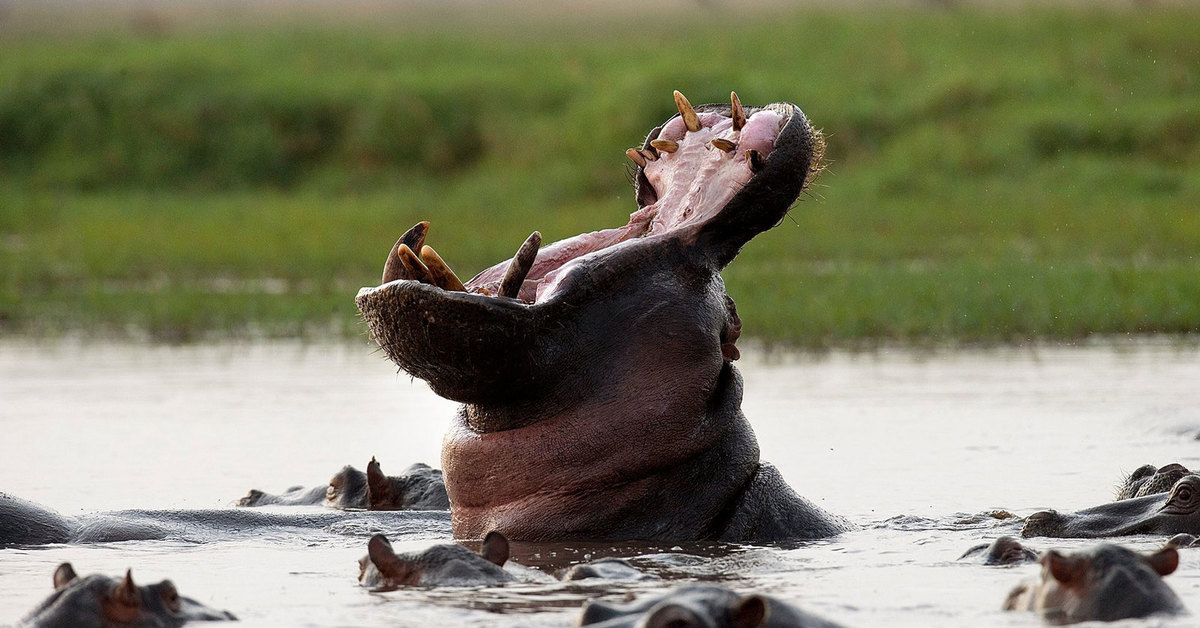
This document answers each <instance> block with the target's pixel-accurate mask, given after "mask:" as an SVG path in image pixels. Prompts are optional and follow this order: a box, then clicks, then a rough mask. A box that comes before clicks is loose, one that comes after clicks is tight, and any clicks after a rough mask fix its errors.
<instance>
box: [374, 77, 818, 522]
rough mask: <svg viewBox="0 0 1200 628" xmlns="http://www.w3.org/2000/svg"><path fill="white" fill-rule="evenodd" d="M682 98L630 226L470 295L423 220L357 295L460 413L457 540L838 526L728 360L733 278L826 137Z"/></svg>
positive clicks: (658, 142)
mask: <svg viewBox="0 0 1200 628" xmlns="http://www.w3.org/2000/svg"><path fill="white" fill-rule="evenodd" d="M676 103H677V105H678V107H679V110H680V115H678V116H675V117H673V118H671V119H670V120H668V121H667V122H666V123H665V124H663V125H662V126H660V127H658V128H655V129H654V130H653V131H651V132H650V135H649V137H647V139H646V140H645V142H644V143H643V144H642V147H641V148H640V149H630V151H629V152H628V153H627V154H628V155H629V156H630V158H631V159H633V160H634V161H635V162H636V163H637V165H638V167H637V171H636V187H637V202H638V210H637V211H635V212H634V213H633V214H632V216H631V217H630V220H629V223H628V224H627V225H625V226H624V227H620V228H616V229H609V230H605V231H598V232H593V233H585V234H583V235H579V236H575V237H573V238H569V239H567V240H563V241H560V242H556V243H554V244H551V245H549V246H546V247H544V248H541V249H540V250H538V247H539V245H540V239H541V237H540V235H538V234H537V233H536V232H535V233H534V235H533V236H531V237H530V239H529V240H528V241H526V243H525V244H524V245H523V246H522V247H521V249H520V250H519V251H518V253H517V255H516V257H515V258H514V259H513V260H512V261H505V262H502V263H500V264H498V265H496V266H493V267H492V268H489V269H487V270H485V271H483V272H481V273H480V274H479V275H477V276H476V277H475V278H474V279H471V280H470V281H468V282H467V283H466V284H465V285H463V284H460V283H459V281H458V279H457V278H456V277H454V275H453V273H452V272H450V271H449V269H448V268H446V267H445V265H444V264H443V263H441V259H440V258H439V257H438V256H437V254H436V253H434V252H433V251H432V249H430V248H428V247H425V246H423V245H424V239H425V233H426V230H427V227H428V224H427V223H421V224H418V225H417V226H416V227H414V228H413V229H412V230H410V231H409V232H408V233H406V234H405V235H404V236H403V237H402V238H401V239H400V241H399V242H397V245H396V246H395V247H394V248H393V250H392V253H391V255H389V257H388V261H387V263H386V264H385V267H384V284H383V285H381V286H378V287H375V288H364V289H362V290H361V291H360V292H359V294H358V298H357V303H358V307H359V309H360V310H361V311H362V314H363V317H364V318H365V319H366V322H367V324H368V326H369V327H370V330H371V333H372V335H373V337H374V338H375V340H376V341H377V342H378V343H379V345H380V346H381V347H382V348H383V349H384V351H385V352H386V353H387V355H388V356H389V357H390V358H391V359H392V360H393V361H395V362H396V364H398V365H399V366H400V367H401V368H402V369H403V370H405V371H407V372H408V373H410V374H412V375H413V376H415V377H419V378H421V379H423V380H425V381H427V382H429V385H430V387H431V388H432V389H433V390H434V392H436V393H438V394H439V395H442V396H444V397H447V398H449V399H453V400H456V401H460V402H462V403H463V404H464V406H463V407H462V409H461V410H460V412H459V414H458V417H457V419H456V421H455V423H454V424H453V426H452V427H451V429H450V431H449V433H448V434H447V435H446V438H445V441H444V443H443V448H442V465H443V469H444V471H445V478H446V489H447V492H448V493H449V496H450V503H451V511H452V517H453V521H454V533H455V536H456V537H459V538H478V536H480V535H482V534H483V533H484V532H486V531H488V530H499V531H501V532H503V533H504V534H506V535H507V536H509V537H510V538H513V539H519V540H540V539H557V540H563V539H569V538H575V539H593V540H600V539H608V540H622V539H673V540H688V539H700V538H718V537H722V538H728V540H767V539H773V538H775V537H776V536H777V535H778V532H777V530H778V529H779V528H781V527H784V526H791V524H790V523H787V522H793V521H795V522H801V523H797V524H796V525H795V526H791V527H794V528H795V529H790V528H789V530H788V532H787V533H786V536H787V537H788V538H802V537H804V538H814V537H817V536H828V535H830V534H833V533H836V531H838V530H840V529H841V528H840V525H839V524H836V523H831V519H830V518H829V517H828V515H826V514H825V513H824V512H822V511H820V510H819V509H817V508H815V507H813V506H811V504H808V503H807V502H803V500H802V499H801V498H799V497H798V496H796V495H795V494H794V493H792V492H791V490H790V489H789V488H787V486H786V484H784V483H783V482H782V480H781V479H780V478H779V477H778V473H776V472H775V471H774V470H773V469H771V468H768V467H766V466H765V465H764V466H761V467H760V465H759V462H758V444H757V442H756V441H755V438H754V434H753V431H752V430H751V428H750V425H749V423H748V422H747V421H746V419H745V416H743V415H742V413H741V392H742V389H741V377H740V375H738V373H737V371H736V370H735V369H733V368H732V366H731V364H730V362H731V361H733V360H734V359H736V358H737V357H738V351H737V347H736V346H735V342H736V340H737V338H738V336H739V334H740V333H741V321H740V320H739V318H738V316H737V313H736V311H735V309H734V306H733V301H732V299H730V298H729V297H728V296H727V295H726V294H725V286H724V283H723V282H722V280H721V276H720V270H721V269H722V268H723V267H724V266H725V265H726V264H728V263H729V262H730V261H731V260H733V258H734V257H735V256H736V255H737V253H738V251H739V250H740V249H741V247H742V246H743V245H744V244H746V242H748V241H749V240H750V239H751V238H753V237H754V236H755V235H757V234H758V233H760V232H762V231H764V230H766V229H769V228H771V227H772V226H774V225H776V224H777V223H779V221H780V220H782V218H783V216H784V214H785V212H787V210H788V208H789V207H790V206H791V204H792V203H793V202H795V200H796V199H797V198H798V197H799V195H800V193H801V191H802V190H803V188H804V185H805V182H806V179H807V178H808V176H809V174H810V171H812V170H813V169H814V164H817V163H818V162H819V158H820V153H821V150H822V147H823V144H822V141H821V136H820V135H819V134H818V133H817V132H816V131H814V130H813V129H812V127H811V126H810V125H809V123H808V120H807V119H805V117H804V115H803V114H802V113H801V112H800V110H799V109H798V108H797V107H795V106H794V105H790V104H774V105H768V106H766V107H762V108H743V107H742V106H741V104H740V103H739V102H738V101H737V97H736V95H734V97H733V102H732V103H731V104H729V105H704V106H701V107H698V108H695V109H693V108H692V106H691V105H690V104H688V103H687V101H686V99H684V98H683V97H682V95H679V94H678V93H677V94H676ZM415 252H419V254H417V253H415ZM768 524H769V525H772V526H775V528H772V530H774V531H772V532H770V533H762V532H761V531H762V530H764V529H766V528H765V527H764V526H768ZM733 530H736V532H732V531H733ZM760 533H762V534H764V535H765V536H762V537H761V538H759V537H757V536H755V535H757V534H760Z"/></svg>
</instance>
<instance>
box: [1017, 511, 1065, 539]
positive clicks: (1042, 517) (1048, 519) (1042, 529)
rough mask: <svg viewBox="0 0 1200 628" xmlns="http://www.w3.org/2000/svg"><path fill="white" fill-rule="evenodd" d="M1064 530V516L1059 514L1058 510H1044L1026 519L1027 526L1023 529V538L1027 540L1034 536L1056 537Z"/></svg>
mask: <svg viewBox="0 0 1200 628" xmlns="http://www.w3.org/2000/svg"><path fill="white" fill-rule="evenodd" d="M1062 528H1063V516H1062V515H1060V514H1058V511H1056V510H1043V511H1041V512H1035V513H1033V514H1032V515H1029V516H1028V517H1026V518H1025V526H1024V527H1022V528H1021V536H1023V537H1025V538H1029V537H1033V536H1050V537H1056V536H1059V534H1057V532H1058V531H1060V530H1062Z"/></svg>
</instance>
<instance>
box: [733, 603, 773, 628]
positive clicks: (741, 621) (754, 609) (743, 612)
mask: <svg viewBox="0 0 1200 628" xmlns="http://www.w3.org/2000/svg"><path fill="white" fill-rule="evenodd" d="M769 612H770V607H769V606H768V604H767V600H766V599H764V598H763V597H762V596H759V595H750V596H747V597H746V598H745V599H743V600H742V601H740V602H738V603H737V605H736V606H734V607H733V611H732V613H730V614H731V615H732V617H731V619H732V620H733V625H734V628H758V626H762V625H763V624H765V623H766V622H767V615H768V613H769Z"/></svg>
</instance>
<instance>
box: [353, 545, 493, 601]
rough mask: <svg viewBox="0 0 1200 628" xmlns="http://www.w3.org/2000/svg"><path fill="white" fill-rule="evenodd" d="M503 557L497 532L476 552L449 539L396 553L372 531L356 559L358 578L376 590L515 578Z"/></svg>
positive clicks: (466, 583)
mask: <svg viewBox="0 0 1200 628" xmlns="http://www.w3.org/2000/svg"><path fill="white" fill-rule="evenodd" d="M507 561H508V539H506V538H504V535H503V534H500V533H499V532H491V533H489V534H488V535H487V536H486V537H484V539H483V543H482V545H481V547H480V550H479V553H478V554H476V553H475V552H472V551H471V550H469V549H467V548H465V547H463V546H461V545H456V544H453V543H446V544H441V545H434V546H433V547H430V548H428V549H425V550H422V551H420V552H409V553H400V554H397V553H396V552H395V551H393V550H392V544H391V543H390V542H389V541H388V540H387V537H385V536H383V535H382V534H376V535H375V536H373V537H371V540H370V542H368V543H367V555H366V556H363V557H362V558H361V559H359V561H358V582H359V584H361V585H362V586H364V587H370V588H372V589H373V590H376V591H390V590H394V589H398V588H400V587H406V586H425V587H434V586H481V585H496V584H504V583H506V582H512V581H513V580H515V579H516V578H515V577H514V576H513V575H512V574H511V573H509V572H507V571H505V570H504V569H503V567H504V563H505V562H507Z"/></svg>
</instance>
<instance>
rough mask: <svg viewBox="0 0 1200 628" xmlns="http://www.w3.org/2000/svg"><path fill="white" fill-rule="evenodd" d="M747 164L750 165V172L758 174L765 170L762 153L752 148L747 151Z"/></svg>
mask: <svg viewBox="0 0 1200 628" xmlns="http://www.w3.org/2000/svg"><path fill="white" fill-rule="evenodd" d="M746 163H748V164H750V172H758V171H759V170H762V169H763V156H762V153H760V152H758V151H756V150H754V149H753V148H751V149H750V150H748V151H746Z"/></svg>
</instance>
